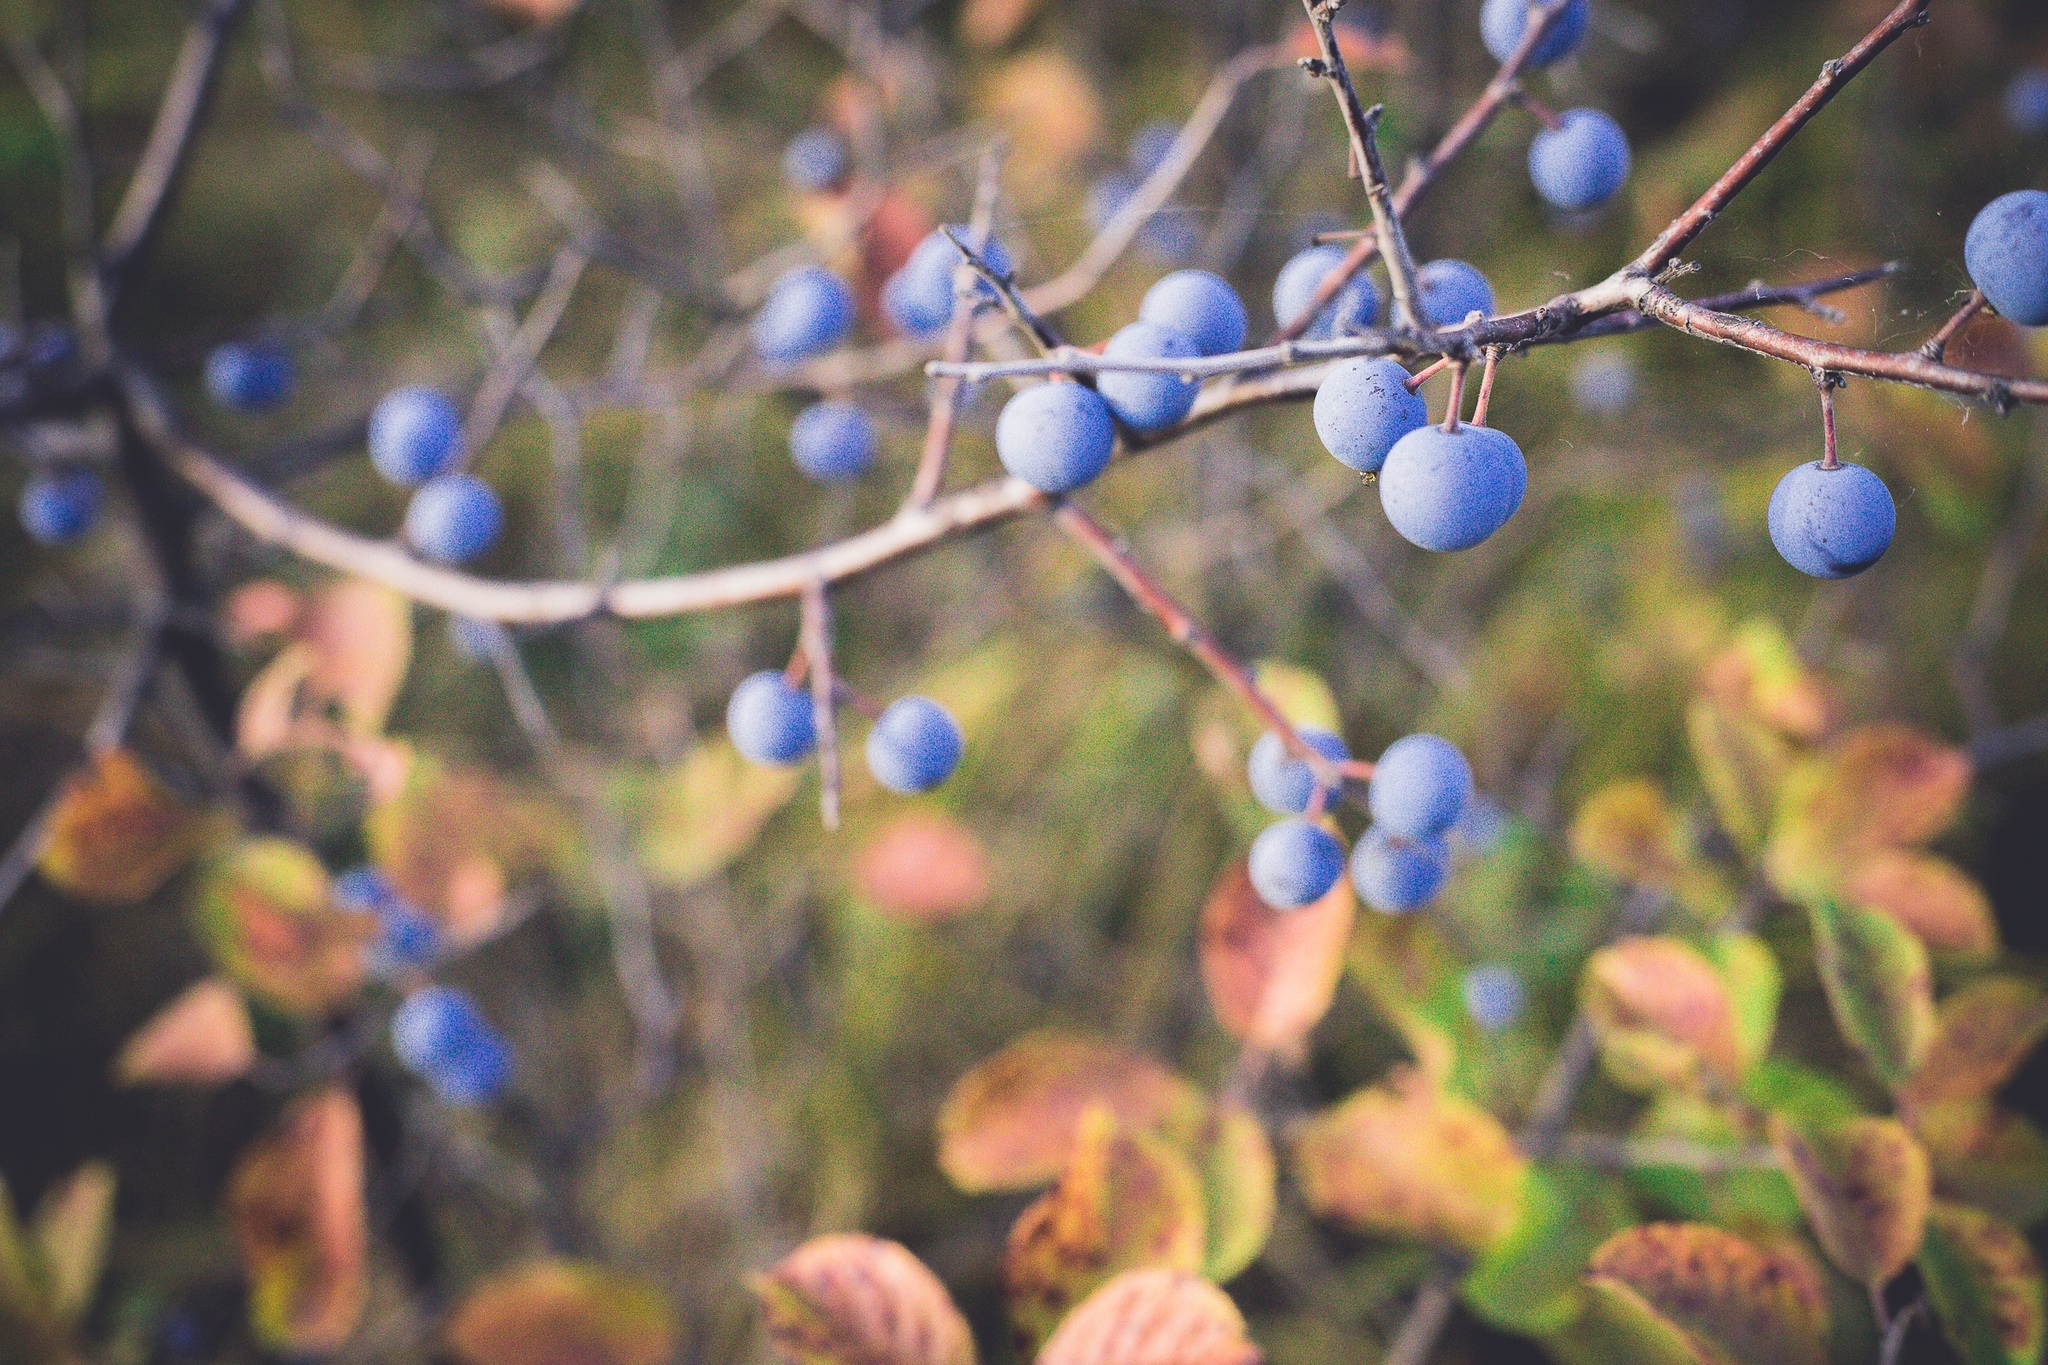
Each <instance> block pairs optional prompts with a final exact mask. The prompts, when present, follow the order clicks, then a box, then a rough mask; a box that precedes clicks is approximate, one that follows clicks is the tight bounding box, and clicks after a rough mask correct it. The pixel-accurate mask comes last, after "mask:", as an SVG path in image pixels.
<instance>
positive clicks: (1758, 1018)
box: [1707, 933, 1785, 1071]
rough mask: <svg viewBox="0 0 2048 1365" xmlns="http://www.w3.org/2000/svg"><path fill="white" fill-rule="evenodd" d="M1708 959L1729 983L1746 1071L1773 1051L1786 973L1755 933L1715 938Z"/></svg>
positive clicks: (1736, 1035)
mask: <svg viewBox="0 0 2048 1365" xmlns="http://www.w3.org/2000/svg"><path fill="white" fill-rule="evenodd" d="M1707 956H1708V958H1710V959H1711V960H1712V961H1713V964H1714V965H1715V966H1716V967H1717V968H1719V969H1720V972H1721V979H1722V980H1724V981H1726V982H1727V983H1728V998H1729V1000H1730V1002H1731V1003H1732V1004H1733V1005H1734V1007H1735V1045H1736V1050H1737V1051H1738V1052H1739V1053H1740V1054H1741V1056H1742V1061H1743V1069H1744V1070H1745V1071H1747V1070H1748V1069H1749V1068H1751V1067H1754V1066H1755V1065H1756V1064H1757V1062H1758V1061H1760V1060H1761V1059H1762V1058H1763V1056H1764V1054H1765V1053H1767V1052H1769V1051H1770V1050H1771V1037H1772V1035H1773V1034H1775V1033H1776V1032H1777V1030H1778V1002H1779V1000H1780V999H1781V998H1782V997H1783V996H1784V993H1785V977H1784V973H1783V972H1781V971H1780V970H1779V969H1778V959H1777V958H1776V957H1775V956H1773V955H1772V953H1771V950H1770V949H1769V948H1767V947H1765V946H1764V941H1763V940H1762V939H1760V938H1758V937H1757V936H1756V935H1755V934H1738V933H1726V934H1719V935H1716V936H1715V938H1714V941H1713V942H1712V943H1710V944H1708V945H1707Z"/></svg>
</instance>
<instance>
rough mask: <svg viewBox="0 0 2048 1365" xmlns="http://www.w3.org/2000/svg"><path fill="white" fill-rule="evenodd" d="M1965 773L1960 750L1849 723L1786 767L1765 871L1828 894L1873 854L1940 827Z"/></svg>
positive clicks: (1799, 889) (1809, 891) (1956, 804)
mask: <svg viewBox="0 0 2048 1365" xmlns="http://www.w3.org/2000/svg"><path fill="white" fill-rule="evenodd" d="M1970 775H1971V770H1970V760H1969V758H1968V757H1967V756H1966V755H1965V754H1964V753H1963V751H1962V750H1960V749H1954V748H1950V747H1948V746H1946V745H1943V744H1941V743H1939V742H1938V741H1936V740H1935V739H1933V738H1932V737H1930V736H1928V735H1925V734H1923V733H1921V732H1920V731H1918V730H1915V729H1913V728H1911V727H1909V726H1904V725H1895V724H1882V725H1867V726H1864V727H1862V728H1861V729H1857V730H1852V731H1850V732H1849V733H1848V734H1846V735H1844V736H1842V737H1841V738H1840V739H1838V740H1836V741H1835V742H1834V743H1833V744H1831V745H1829V746H1828V747H1827V748H1826V749H1824V750H1823V751H1821V752H1820V753H1819V754H1817V755H1816V756H1814V757H1813V758H1810V759H1807V760H1805V761H1803V762H1801V763H1799V764H1796V765H1795V766H1794V767H1793V768H1792V770H1791V771H1790V772H1789V773H1788V774H1787V775H1786V778H1785V783H1784V787H1783V789H1782V791H1781V792H1780V794H1779V799H1778V811H1777V818H1776V821H1775V822H1774V824H1773V826H1772V831H1771V846H1770V849H1769V852H1768V853H1767V854H1766V856H1765V862H1764V865H1765V869H1766V870H1767V871H1768V872H1769V873H1770V876H1771V880H1772V881H1773V883H1774V884H1776V886H1777V887H1778V889H1779V890H1780V891H1782V892H1784V893H1785V894H1786V895H1788V896H1792V897H1795V898H1798V897H1806V896H1813V895H1820V894H1825V893H1827V892H1828V891H1830V890H1831V889H1832V888H1833V887H1834V885H1835V883H1836V882H1837V881H1838V879H1839V878H1840V877H1841V876H1842V875H1843V874H1844V873H1846V872H1848V871H1850V870H1853V869H1854V868H1855V867H1856V866H1857V865H1858V864H1859V863H1861V862H1862V861H1863V859H1864V858H1865V857H1867V856H1868V855H1869V854H1871V853H1872V852H1875V851H1876V850H1878V849H1884V848H1890V847H1894V846H1897V845H1900V844H1918V843H1924V842H1925V841H1926V840H1928V839H1931V838H1933V837H1934V836H1935V835H1936V834H1939V833H1940V832H1941V831H1942V830H1943V829H1944V828H1946V827H1947V825H1948V824H1949V822H1950V821H1952V820H1953V819H1954V818H1955V816H1956V813H1957V811H1959V810H1960V809H1961V807H1962V801H1963V797H1964V796H1965V795H1966V794H1967V793H1968V792H1969V789H1970Z"/></svg>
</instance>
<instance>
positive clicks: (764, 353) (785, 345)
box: [754, 265, 854, 365]
mask: <svg viewBox="0 0 2048 1365" xmlns="http://www.w3.org/2000/svg"><path fill="white" fill-rule="evenodd" d="M853 313H854V307H853V291H852V290H851V289H848V288H847V287H846V281H844V280H842V279H840V278H839V277H838V276H837V275H835V274H833V273H832V272H831V271H829V270H827V269H825V267H823V266H821V265H800V266H798V267H797V268H796V269H794V270H789V271H785V272H783V274H782V276H781V277H780V278H778V279H777V280H776V281H775V283H774V285H772V286H771V287H770V288H769V290H768V298H767V300H766V301H765V302H763V303H762V305H761V311H760V312H758V313H756V314H755V315H754V353H755V354H756V355H758V356H760V357H761V359H762V360H764V361H766V362H767V363H768V364H770V365H794V364H797V363H798V362H799V361H804V360H809V359H810V358H811V357H812V356H814V355H821V354H823V353H824V352H826V351H829V350H831V349H832V348H833V347H834V346H837V345H838V344H839V343H840V342H842V341H844V340H845V339H846V334H847V333H848V332H850V331H852V330H853Z"/></svg>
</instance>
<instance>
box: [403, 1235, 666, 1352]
mask: <svg viewBox="0 0 2048 1365" xmlns="http://www.w3.org/2000/svg"><path fill="white" fill-rule="evenodd" d="M442 1335H443V1336H444V1338H445V1339H446V1341H447V1343H448V1351H449V1354H451V1355H453V1356H454V1357H455V1358H456V1359H457V1360H459V1361H461V1362H462V1365H561V1363H562V1362H573V1365H663V1362H665V1361H668V1360H670V1359H672V1358H673V1357H674V1355H675V1352H676V1325H675V1319H674V1315H673V1314H671V1313H670V1312H669V1309H668V1305H667V1304H666V1303H664V1302H662V1299H661V1296H660V1295H659V1294H657V1293H655V1292H654V1291H653V1290H652V1289H650V1288H648V1287H646V1286H645V1285H642V1284H639V1283H638V1282H636V1281H633V1280H629V1279H626V1278H625V1277H624V1276H622V1275H618V1274H615V1273H613V1272H612V1271H609V1270H606V1269H604V1268H603V1267H602V1266H595V1265H586V1264H583V1263H581V1262H577V1261H537V1262H535V1263H533V1264H531V1265H525V1266H520V1267H519V1268H518V1269H516V1270H509V1271H504V1272H501V1273H500V1274H497V1275H493V1276H491V1277H490V1278H489V1279H487V1280H485V1281H484V1282H483V1283H482V1284H480V1285H478V1286H477V1287H476V1288H474V1289H472V1290H470V1292H469V1294H468V1296H467V1297H465V1298H464V1299H463V1300H462V1302H461V1303H459V1304H457V1305H456V1307H455V1311H454V1312H453V1313H451V1314H449V1316H448V1323H447V1326H446V1327H445V1328H444V1329H443V1332H442Z"/></svg>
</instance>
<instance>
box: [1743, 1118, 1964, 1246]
mask: <svg viewBox="0 0 2048 1365" xmlns="http://www.w3.org/2000/svg"><path fill="white" fill-rule="evenodd" d="M1771 1145H1772V1146H1773V1147H1775V1148H1776V1149H1777V1152H1778V1160H1779V1162H1780V1163H1781V1164H1782V1165H1783V1166H1784V1168H1785V1173H1786V1174H1787V1175H1788V1176H1790V1177H1791V1179H1792V1188H1793V1189H1794V1190H1796V1191H1798V1194H1799V1203H1800V1206H1801V1207H1802V1208H1804V1209H1805V1210H1806V1217H1807V1220H1808V1221H1809V1222H1810V1223H1811V1224H1812V1225H1813V1234H1814V1237H1815V1239H1816V1240H1817V1241H1819V1242H1820V1245H1821V1249H1822V1250H1823V1251H1825V1252H1827V1254H1828V1259H1829V1260H1831V1261H1833V1262H1834V1263H1835V1265H1836V1267H1837V1268H1838V1269H1840V1270H1841V1272H1842V1273H1843V1274H1844V1275H1847V1276H1848V1277H1849V1278H1850V1279H1852V1280H1855V1281H1857V1282H1858V1283H1859V1284H1866V1285H1882V1284H1886V1283H1888V1282H1889V1281H1890V1280H1891V1278H1892V1277H1893V1276H1894V1275H1897V1274H1898V1273H1899V1272H1900V1271H1901V1270H1904V1269H1905V1268H1906V1263H1907V1262H1908V1261H1911V1260H1912V1259H1913V1257H1914V1255H1915V1254H1916V1253H1917V1252H1918V1251H1919V1250H1920V1237H1921V1233H1922V1231H1923V1229H1924V1228H1925V1227H1926V1224H1927V1206H1928V1204H1929V1203H1930V1202H1931V1201H1932V1200H1933V1197H1934V1172H1933V1169H1932V1167H1931V1166H1929V1164H1928V1160H1927V1153H1926V1152H1925V1151H1923V1150H1921V1147H1920V1144H1919V1143H1918V1142H1915V1141H1914V1140H1913V1135H1912V1134H1911V1133H1909V1132H1907V1131H1906V1127H1905V1125H1904V1124H1902V1123H1900V1122H1898V1121H1897V1120H1896V1119H1880V1118H1854V1119H1850V1120H1849V1121H1847V1122H1846V1123H1842V1124H1838V1125H1835V1126H1833V1127H1830V1128H1819V1129H1806V1128H1802V1127H1801V1126H1800V1125H1796V1124H1793V1123H1790V1122H1788V1121H1786V1120H1785V1119H1784V1118H1783V1117H1782V1116H1779V1115H1773V1116H1772V1118H1771Z"/></svg>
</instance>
